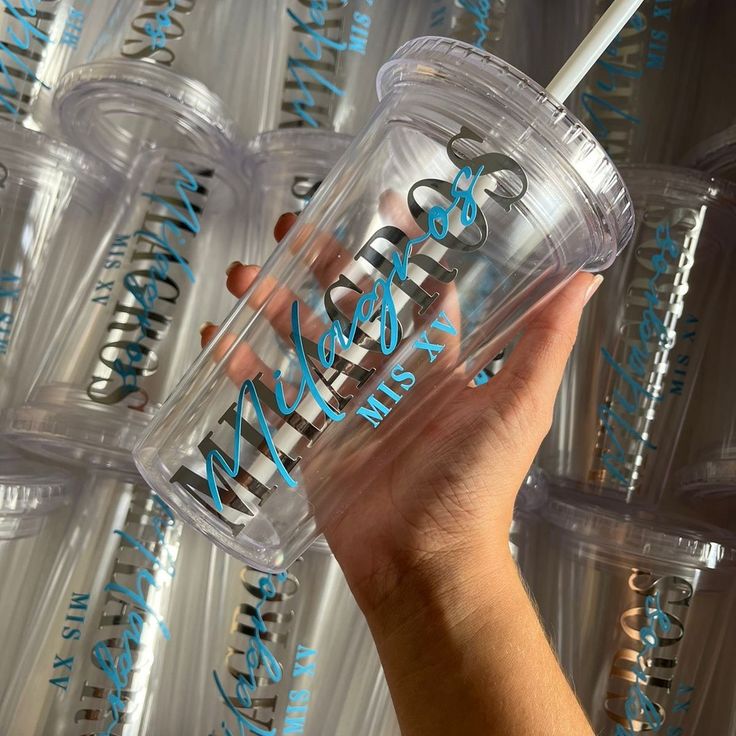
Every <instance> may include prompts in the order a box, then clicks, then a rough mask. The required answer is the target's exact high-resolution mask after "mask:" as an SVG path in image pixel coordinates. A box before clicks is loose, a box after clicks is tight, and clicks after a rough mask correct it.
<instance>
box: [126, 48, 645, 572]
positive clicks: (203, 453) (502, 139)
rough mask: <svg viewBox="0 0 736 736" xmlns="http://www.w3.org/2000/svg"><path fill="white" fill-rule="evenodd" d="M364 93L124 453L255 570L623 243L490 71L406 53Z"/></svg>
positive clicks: (566, 143)
mask: <svg viewBox="0 0 736 736" xmlns="http://www.w3.org/2000/svg"><path fill="white" fill-rule="evenodd" d="M379 89H380V94H381V96H382V98H383V99H382V103H381V106H380V107H379V109H378V111H377V112H376V114H375V115H374V116H373V118H372V121H371V124H370V125H369V126H368V127H367V128H366V130H365V131H364V132H363V134H362V136H361V137H360V138H359V139H357V140H356V142H355V143H354V144H353V145H351V147H350V148H349V149H348V152H347V153H346V154H345V156H344V157H343V158H342V159H341V161H340V163H338V165H337V166H336V167H335V168H334V169H333V170H332V172H331V173H330V175H329V177H328V178H327V179H326V180H325V182H324V184H323V185H322V187H321V188H320V190H319V191H318V192H317V194H316V195H315V197H314V199H313V200H312V202H311V203H310V204H309V205H308V206H307V208H306V210H305V211H304V212H303V214H302V215H301V217H300V219H299V220H298V221H297V223H296V224H295V226H294V227H293V229H292V230H291V232H290V234H289V236H288V237H287V238H286V239H285V240H284V241H283V242H282V244H281V246H280V247H279V249H278V250H277V251H276V253H275V254H274V255H273V256H272V257H271V259H270V261H269V263H268V264H267V267H266V268H265V269H264V271H263V272H262V273H261V276H260V277H259V281H258V282H257V283H256V284H255V285H254V286H253V287H252V289H251V291H250V292H249V294H246V296H245V297H244V298H243V299H242V300H241V302H240V304H239V305H238V307H237V308H236V310H235V311H234V312H233V313H232V314H231V315H230V317H229V318H228V320H227V321H226V322H225V323H224V324H223V326H222V327H221V329H220V332H219V334H218V336H216V337H215V339H214V340H213V342H212V343H211V345H210V346H209V348H208V350H207V351H205V353H204V354H203V355H202V357H201V358H200V359H199V360H198V361H197V363H196V364H195V365H194V366H193V368H192V369H191V371H190V373H189V374H188V375H187V376H186V378H185V379H184V380H183V382H182V383H181V384H180V386H179V387H178V388H177V390H176V391H175V392H174V393H173V394H172V396H171V397H170V399H169V400H168V402H167V404H166V405H165V407H164V408H163V409H162V411H161V412H160V413H159V414H158V415H157V416H156V419H155V421H154V423H153V424H152V425H151V428H150V431H149V432H148V433H147V436H146V437H145V438H144V439H143V440H142V442H141V443H140V445H139V447H138V448H137V451H136V455H137V458H136V459H137V462H138V466H139V468H140V470H141V472H142V473H143V474H144V476H145V477H146V478H147V479H148V481H149V482H151V483H152V485H153V486H154V487H155V488H157V490H158V491H159V492H160V493H162V495H163V496H164V497H165V498H166V499H167V500H168V501H170V502H171V504H172V505H173V506H174V507H175V509H176V510H177V513H178V514H180V515H181V516H182V518H183V519H185V520H188V521H189V522H191V523H193V524H194V525H195V526H197V527H198V528H199V529H200V530H202V531H204V532H205V533H206V534H208V535H209V536H210V537H211V538H212V539H213V540H214V541H215V542H216V543H217V544H219V545H221V546H222V547H223V548H224V549H226V550H228V551H230V552H232V553H233V554H235V555H237V556H240V557H242V558H243V559H245V560H246V561H249V562H250V563H251V564H252V565H253V566H254V567H257V568H262V569H266V570H277V571H278V570H280V569H284V568H286V567H288V566H289V565H290V564H291V563H292V562H293V561H294V560H295V559H296V558H297V557H298V556H299V555H300V554H301V553H302V552H303V551H304V550H305V549H306V547H307V546H308V545H309V544H310V543H311V542H312V541H313V540H314V539H315V538H316V537H317V536H318V535H319V533H320V530H321V529H323V528H324V527H325V525H326V524H327V523H328V522H329V520H331V519H333V518H335V517H336V515H339V514H340V512H341V511H342V510H343V509H344V508H345V507H346V506H347V505H348V504H349V503H350V502H351V500H352V499H353V498H355V497H356V496H357V495H358V494H359V493H361V492H363V491H364V490H366V489H368V488H369V487H370V486H371V485H372V484H373V483H375V482H376V474H377V473H378V472H379V471H380V469H381V467H382V466H385V464H386V463H388V462H389V461H390V460H392V459H393V458H395V457H396V455H397V454H398V452H400V451H401V450H403V449H404V448H406V447H407V446H408V445H409V444H410V443H411V442H412V441H416V440H417V438H418V437H419V436H420V434H421V431H422V428H423V427H424V426H425V425H426V423H427V422H428V421H430V419H436V418H437V417H438V416H439V415H440V414H441V411H442V408H443V405H444V402H446V401H448V400H451V399H452V396H453V394H454V393H455V391H458V390H460V389H461V388H462V387H464V386H466V385H467V384H469V383H470V382H471V381H472V379H473V378H474V376H476V375H477V374H478V372H479V371H480V369H481V368H482V367H484V366H485V365H487V364H488V363H490V362H491V359H492V358H493V357H494V356H495V355H497V354H498V352H499V350H500V349H501V348H503V347H504V346H505V345H507V344H508V343H509V342H510V340H511V338H512V337H513V334H514V332H516V331H517V330H518V329H519V328H520V326H521V325H522V323H523V321H524V319H525V318H526V317H527V316H528V314H529V313H530V311H532V310H533V309H534V308H535V307H538V306H539V305H540V304H541V303H542V302H543V301H544V299H545V298H546V297H548V296H549V295H550V294H551V293H552V292H554V291H555V290H556V289H558V288H559V287H560V286H561V285H563V284H564V283H566V282H567V281H568V280H569V279H570V278H571V276H572V275H573V274H574V273H576V272H577V271H579V270H580V269H599V268H604V267H606V266H608V265H610V263H611V261H612V260H613V259H614V258H615V256H616V253H617V252H618V251H619V249H620V248H621V247H622V246H623V245H624V244H625V243H626V242H627V241H628V239H629V237H630V234H631V230H632V226H633V213H632V208H631V203H630V200H629V197H628V193H627V191H626V188H625V186H624V184H623V182H622V180H621V178H620V177H619V175H618V172H617V171H616V169H615V168H614V166H613V165H612V163H611V162H610V160H609V158H608V157H607V155H606V154H605V152H604V151H603V150H602V148H601V147H600V146H599V145H598V144H597V143H596V142H595V140H594V139H593V137H592V136H591V135H590V134H589V133H588V132H587V131H586V130H585V128H583V127H582V126H581V125H580V124H579V123H578V122H577V121H576V120H575V119H574V118H573V117H571V116H570V115H569V114H568V113H567V111H566V110H565V109H564V108H563V107H562V106H561V105H560V104H559V103H557V102H555V101H554V100H552V99H550V98H549V96H548V95H547V94H546V93H544V91H543V90H541V89H540V88H539V87H538V86H537V85H536V84H535V83H534V82H532V81H530V80H528V79H526V78H525V77H524V76H523V75H522V74H521V73H520V72H518V71H516V70H514V69H513V68H511V67H509V66H507V65H506V64H504V63H503V62H501V61H500V60H498V59H496V58H495V57H492V56H490V55H489V54H486V53H484V52H481V51H479V50H477V49H475V48H473V47H472V46H468V45H466V44H461V43H459V42H453V41H449V40H447V39H436V38H425V39H419V40H416V41H413V42H410V43H409V44H407V45H405V46H404V47H403V48H402V49H401V50H400V51H399V52H397V54H396V56H395V58H394V59H393V61H392V62H391V63H390V64H388V65H387V66H386V67H385V68H384V70H383V72H382V74H381V76H380V81H379ZM440 101H441V102H440ZM315 276H316V277H317V279H318V281H319V283H320V287H321V289H320V294H321V295H322V298H321V299H315V294H314V289H313V284H314V278H315ZM304 303H306V305H310V304H311V305H314V306H313V307H310V306H306V307H305V306H304ZM459 305H462V310H463V313H461V312H460V307H459ZM466 328H467V329H466ZM279 338H280V339H281V340H282V344H283V343H285V344H286V346H287V348H288V349H283V350H282V351H280V354H279V356H278V360H276V361H273V360H270V357H269V356H271V355H272V352H271V351H272V349H273V345H274V344H275V343H276V342H277V341H278V339H279ZM266 360H269V362H268V363H266V362H265V361H266ZM285 376H289V382H288V383H287V382H285V381H284V380H282V378H283V377H285Z"/></svg>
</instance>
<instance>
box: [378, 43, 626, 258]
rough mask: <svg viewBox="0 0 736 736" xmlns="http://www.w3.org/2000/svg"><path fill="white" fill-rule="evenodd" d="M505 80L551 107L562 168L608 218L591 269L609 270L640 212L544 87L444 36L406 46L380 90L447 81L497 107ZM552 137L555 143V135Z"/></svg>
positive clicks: (598, 150) (385, 71) (589, 138)
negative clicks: (580, 158) (600, 250)
mask: <svg viewBox="0 0 736 736" xmlns="http://www.w3.org/2000/svg"><path fill="white" fill-rule="evenodd" d="M501 77H508V78H510V79H512V80H513V81H514V82H515V83H516V85H517V86H518V87H526V88H529V89H530V90H531V91H532V93H533V94H534V96H535V98H536V100H537V101H538V102H539V103H540V105H541V106H542V108H543V109H546V111H547V113H548V122H549V127H552V126H554V128H555V130H556V132H557V133H558V135H557V136H556V137H555V139H554V142H555V143H556V144H557V145H558V146H561V147H563V148H564V149H565V151H566V152H567V154H569V155H564V154H562V153H558V154H557V157H558V161H557V162H556V163H557V165H558V166H562V167H565V168H567V169H568V170H569V171H570V172H571V173H573V174H574V175H576V177H577V179H578V181H577V183H578V184H579V185H580V186H581V187H582V188H583V191H587V192H588V193H589V195H590V197H591V199H594V200H595V201H596V203H597V207H596V211H597V213H598V215H599V216H600V217H601V218H602V219H604V220H605V225H604V226H605V227H606V231H607V232H606V237H605V238H604V240H605V241H606V242H605V243H604V245H605V247H604V248H603V250H604V251H605V253H599V254H598V255H597V256H596V255H594V256H593V257H592V258H591V260H590V261H589V262H588V264H587V265H586V270H591V271H599V270H603V269H605V268H608V266H610V265H611V264H612V263H613V261H614V260H615V258H616V256H617V255H618V254H619V253H620V252H621V250H622V249H623V247H624V246H625V245H626V244H627V243H628V241H629V240H630V239H631V236H632V234H633V232H634V212H633V206H632V203H631V199H630V197H629V194H628V191H627V188H626V184H625V183H624V181H623V178H622V177H621V175H620V173H619V172H618V169H617V168H616V166H615V164H614V163H613V161H612V160H611V158H610V156H609V155H608V154H607V153H606V151H605V149H604V148H603V146H601V144H600V143H599V142H598V141H597V140H596V138H595V136H594V135H593V134H592V133H591V132H590V131H589V130H588V129H587V128H586V127H585V126H584V125H583V124H582V123H581V122H580V120H578V118H577V117H576V116H575V115H574V114H573V113H572V112H570V110H568V109H567V108H566V107H565V106H564V105H562V104H561V103H560V102H558V101H557V100H555V99H554V98H553V97H552V96H551V95H550V94H549V92H547V91H546V90H545V89H544V88H543V87H541V86H540V85H539V84H537V83H536V82H535V81H533V80H532V79H530V78H529V77H528V76H526V75H525V74H524V73H523V72H521V71H519V70H518V69H516V68H515V67H513V66H511V65H510V64H508V63H506V62H505V61H503V60H502V59H499V58H498V57H496V56H493V55H492V54H489V53H488V52H486V51H483V50H482V49H478V48H476V47H475V46H472V45H471V44H468V43H464V42H462V41H455V40H451V39H448V38H442V37H439V36H425V37H423V38H417V39H414V40H412V41H408V42H407V43H405V44H404V45H403V46H401V47H400V48H399V49H398V51H396V53H394V55H393V56H392V57H391V59H390V60H389V61H388V62H386V64H384V65H383V67H382V68H381V70H380V71H379V73H378V78H377V80H376V87H377V90H378V97H379V99H383V97H384V96H385V95H386V94H388V92H389V91H390V90H391V89H393V88H394V87H395V86H396V85H398V84H399V83H401V82H405V81H410V80H411V81H414V82H419V81H425V82H428V83H429V82H433V83H435V84H438V83H440V82H441V83H445V84H452V85H454V86H455V87H458V88H461V89H464V90H466V91H468V92H471V93H473V94H475V95H477V97H478V99H479V100H485V101H486V102H488V104H490V105H493V104H494V97H495V96H496V95H497V90H496V88H495V84H494V82H495V81H496V80H497V79H499V78H501ZM505 102H506V103H507V104H508V106H509V107H510V108H515V111H516V112H517V113H518V114H519V115H522V114H525V112H526V111H525V110H524V109H523V108H522V107H521V105H520V104H519V103H517V102H516V101H515V100H514V99H513V98H511V97H506V98H505ZM547 137H548V138H549V140H550V142H552V139H551V137H550V136H549V135H548V136H547ZM581 152H582V153H584V154H585V156H584V159H583V160H584V162H586V163H585V165H581V163H580V162H577V157H578V156H579V155H580V154H581ZM550 153H551V151H550ZM594 158H595V163H594V162H593V159H594ZM591 175H594V181H590V179H591Z"/></svg>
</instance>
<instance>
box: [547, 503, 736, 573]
mask: <svg viewBox="0 0 736 736" xmlns="http://www.w3.org/2000/svg"><path fill="white" fill-rule="evenodd" d="M540 513H541V515H542V516H543V517H544V519H545V521H547V522H549V523H551V524H554V525H555V526H556V527H557V528H558V529H561V530H563V531H564V535H565V537H566V538H567V539H568V540H570V539H572V537H573V536H574V537H577V538H578V539H584V540H585V541H586V542H588V543H590V544H594V545H596V546H599V547H601V548H605V549H609V550H615V551H618V552H621V553H624V554H632V555H640V556H641V555H643V556H646V557H648V558H651V559H658V560H662V561H665V562H670V563H677V564H686V565H691V566H695V567H698V568H703V569H712V568H717V567H721V566H729V567H730V566H732V565H736V548H734V546H732V545H734V544H736V540H732V539H729V538H727V536H726V532H723V531H722V530H718V529H715V528H714V527H710V526H704V525H700V526H690V525H689V523H688V524H687V525H685V524H684V523H683V522H682V520H681V519H680V518H674V517H673V518H670V517H666V516H664V515H662V514H659V513H657V514H655V513H654V512H649V511H645V510H640V509H636V508H633V507H631V506H630V505H626V504H624V503H623V502H620V501H618V502H614V501H606V500H603V499H600V498H596V499H595V501H593V500H591V499H588V498H581V497H580V494H579V493H576V494H574V495H573V494H571V493H566V492H564V491H561V490H560V489H555V490H554V491H553V492H552V493H551V496H550V499H549V501H548V503H547V505H546V507H545V508H544V509H542V510H541V511H540Z"/></svg>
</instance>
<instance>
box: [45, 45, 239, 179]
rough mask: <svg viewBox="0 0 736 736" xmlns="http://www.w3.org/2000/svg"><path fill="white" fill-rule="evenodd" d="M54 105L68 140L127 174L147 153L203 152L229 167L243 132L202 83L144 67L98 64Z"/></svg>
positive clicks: (72, 76) (70, 79) (67, 81)
mask: <svg viewBox="0 0 736 736" xmlns="http://www.w3.org/2000/svg"><path fill="white" fill-rule="evenodd" d="M54 105H55V108H56V111H57V113H58V117H59V119H60V121H61V128H62V130H63V131H64V132H65V135H66V136H67V137H69V139H70V140H71V141H72V143H74V144H75V145H77V146H80V147H82V148H84V150H86V151H90V152H91V153H93V154H95V155H97V156H99V157H100V158H104V159H105V160H106V161H109V162H110V164H111V165H112V166H114V167H115V168H116V169H117V170H119V171H125V170H126V169H127V167H128V165H129V163H130V160H131V159H132V158H133V156H134V155H135V154H136V153H137V152H139V151H140V150H142V149H145V148H147V147H157V146H167V147H171V148H181V149H184V150H190V151H198V152H200V153H203V154H206V155H209V156H212V157H213V158H214V162H215V163H218V162H227V161H228V160H229V156H230V153H231V149H232V147H233V145H234V144H233V141H234V140H235V139H236V138H237V125H236V123H235V122H234V121H233V120H232V119H231V118H230V117H229V115H228V114H227V112H226V108H225V105H224V103H223V102H222V100H221V99H220V98H219V97H218V96H217V95H216V94H214V93H213V92H211V91H210V90H209V89H208V88H207V87H205V86H204V85H203V84H202V83H201V82H197V81H196V80H194V79H189V78H187V77H183V76H181V75H180V74H176V73H174V72H172V71H171V70H170V69H165V68H162V67H161V66H160V65H158V64H151V63H147V62H145V61H137V60H120V59H116V60H111V61H96V62H93V63H91V64H85V65H84V66H80V67H77V68H76V69H72V70H71V71H70V72H68V73H67V74H66V75H64V77H63V78H62V80H61V82H60V83H59V85H58V87H57V90H56V94H55V96H54Z"/></svg>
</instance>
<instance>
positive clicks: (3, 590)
mask: <svg viewBox="0 0 736 736" xmlns="http://www.w3.org/2000/svg"><path fill="white" fill-rule="evenodd" d="M73 495H78V494H73ZM73 509H74V504H73V503H70V504H69V505H62V506H57V508H56V509H54V510H53V511H50V512H49V513H47V514H44V515H43V516H41V517H39V518H40V525H39V526H35V525H34V527H33V528H32V530H31V531H32V533H31V534H29V535H28V536H21V537H17V536H16V537H6V538H3V537H0V569H2V576H0V627H1V629H2V631H3V657H2V659H0V690H1V691H2V693H3V694H4V695H5V694H6V693H7V692H8V687H9V686H10V684H11V682H12V681H13V678H14V677H15V675H16V671H17V668H18V662H19V656H20V653H21V651H22V649H23V645H24V639H23V636H22V635H21V634H22V631H23V628H24V627H25V626H26V625H27V624H28V622H29V621H32V620H33V619H34V617H35V616H36V615H37V613H38V606H37V602H38V600H39V597H40V596H42V595H43V591H44V590H45V589H47V587H48V585H49V580H50V576H51V574H52V571H53V569H54V565H55V563H56V558H57V555H58V554H59V550H60V549H63V546H64V543H65V539H66V534H67V529H68V525H69V523H70V520H71V518H72V513H73ZM3 700H4V698H3Z"/></svg>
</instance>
